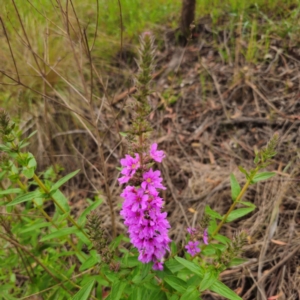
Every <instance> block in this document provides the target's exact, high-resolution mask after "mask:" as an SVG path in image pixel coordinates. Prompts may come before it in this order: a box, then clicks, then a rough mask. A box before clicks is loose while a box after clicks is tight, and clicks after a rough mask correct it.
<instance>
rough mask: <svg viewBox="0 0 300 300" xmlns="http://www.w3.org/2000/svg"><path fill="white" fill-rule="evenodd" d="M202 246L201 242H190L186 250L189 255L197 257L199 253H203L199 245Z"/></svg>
mask: <svg viewBox="0 0 300 300" xmlns="http://www.w3.org/2000/svg"><path fill="white" fill-rule="evenodd" d="M199 244H200V242H199V241H195V242H192V241H190V242H188V244H187V245H186V246H185V249H186V251H187V253H189V254H190V255H192V256H195V255H196V254H197V253H199V252H200V251H201V249H200V248H198V245H199Z"/></svg>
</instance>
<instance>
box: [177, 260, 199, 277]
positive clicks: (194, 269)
mask: <svg viewBox="0 0 300 300" xmlns="http://www.w3.org/2000/svg"><path fill="white" fill-rule="evenodd" d="M175 259H176V260H177V261H178V262H179V263H180V264H181V265H183V266H184V267H186V268H187V269H189V270H190V271H191V272H193V273H194V274H196V275H199V276H200V277H203V275H204V273H203V271H202V269H201V268H200V266H199V265H197V264H195V263H194V262H192V261H188V260H186V259H184V258H182V257H179V256H175Z"/></svg>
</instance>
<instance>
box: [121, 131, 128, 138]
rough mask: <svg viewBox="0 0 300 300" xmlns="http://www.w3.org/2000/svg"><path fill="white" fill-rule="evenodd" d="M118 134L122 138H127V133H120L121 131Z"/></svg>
mask: <svg viewBox="0 0 300 300" xmlns="http://www.w3.org/2000/svg"><path fill="white" fill-rule="evenodd" d="M119 133H120V135H121V136H123V137H126V136H127V133H126V132H121V131H120V132H119Z"/></svg>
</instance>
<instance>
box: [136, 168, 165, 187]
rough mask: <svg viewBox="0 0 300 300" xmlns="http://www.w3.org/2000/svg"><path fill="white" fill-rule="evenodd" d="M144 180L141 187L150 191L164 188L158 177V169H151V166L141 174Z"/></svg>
mask: <svg viewBox="0 0 300 300" xmlns="http://www.w3.org/2000/svg"><path fill="white" fill-rule="evenodd" d="M143 179H144V181H143V182H142V184H141V187H142V188H143V189H144V190H147V189H148V191H149V192H150V193H155V191H156V189H162V190H165V189H166V188H165V187H164V186H163V185H162V184H161V182H162V178H161V177H160V171H158V170H157V171H153V170H152V168H151V169H150V170H149V171H148V172H145V173H144V174H143Z"/></svg>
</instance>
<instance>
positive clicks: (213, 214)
mask: <svg viewBox="0 0 300 300" xmlns="http://www.w3.org/2000/svg"><path fill="white" fill-rule="evenodd" d="M205 214H207V215H209V216H211V217H213V218H216V219H219V220H222V216H221V215H220V214H219V213H217V212H216V211H214V210H212V209H211V208H210V207H209V206H208V205H206V206H205Z"/></svg>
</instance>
